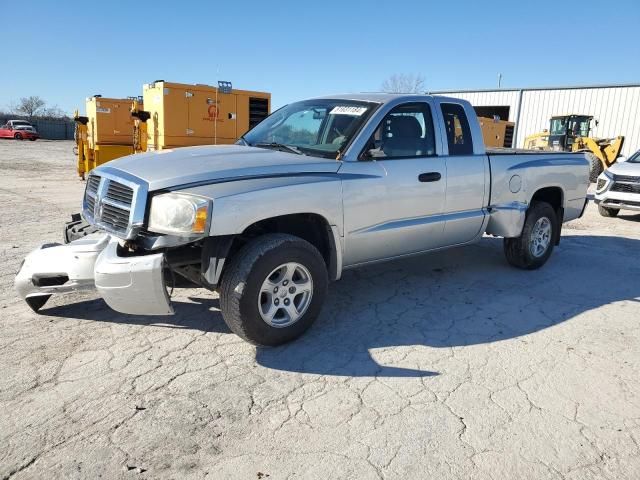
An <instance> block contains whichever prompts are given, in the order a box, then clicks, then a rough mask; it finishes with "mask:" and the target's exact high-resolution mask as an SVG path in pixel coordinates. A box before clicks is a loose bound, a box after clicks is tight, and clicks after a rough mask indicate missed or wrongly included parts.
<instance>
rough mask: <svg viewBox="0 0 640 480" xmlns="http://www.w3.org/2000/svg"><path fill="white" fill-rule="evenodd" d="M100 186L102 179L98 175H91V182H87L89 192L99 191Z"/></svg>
mask: <svg viewBox="0 0 640 480" xmlns="http://www.w3.org/2000/svg"><path fill="white" fill-rule="evenodd" d="M99 186H100V177H99V176H97V175H90V176H89V180H87V190H88V191H90V192H93V193H96V192H97V191H98V187H99Z"/></svg>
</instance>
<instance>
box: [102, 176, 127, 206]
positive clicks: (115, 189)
mask: <svg viewBox="0 0 640 480" xmlns="http://www.w3.org/2000/svg"><path fill="white" fill-rule="evenodd" d="M105 198H108V199H109V200H113V201H115V202H119V203H121V204H123V205H127V206H129V207H131V202H133V188H131V187H127V186H126V185H122V184H121V183H117V182H114V181H110V182H109V186H108V187H107V195H106V197H105Z"/></svg>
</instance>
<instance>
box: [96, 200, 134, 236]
mask: <svg viewBox="0 0 640 480" xmlns="http://www.w3.org/2000/svg"><path fill="white" fill-rule="evenodd" d="M100 220H101V221H102V223H103V224H105V225H108V226H110V227H111V228H113V229H114V230H116V231H122V232H125V231H126V230H127V227H128V226H129V210H125V209H124V208H119V207H116V206H114V205H109V204H108V203H104V204H103V206H102V215H101V216H100Z"/></svg>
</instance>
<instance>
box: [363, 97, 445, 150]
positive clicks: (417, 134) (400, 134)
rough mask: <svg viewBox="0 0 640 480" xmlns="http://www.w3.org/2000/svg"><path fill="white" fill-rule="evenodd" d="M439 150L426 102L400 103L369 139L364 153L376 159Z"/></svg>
mask: <svg viewBox="0 0 640 480" xmlns="http://www.w3.org/2000/svg"><path fill="white" fill-rule="evenodd" d="M435 153H436V148H435V135H434V132H433V118H432V116H431V109H430V108H429V105H428V104H427V103H423V102H418V103H406V104H403V105H398V106H397V107H395V108H394V109H393V110H391V112H389V113H388V114H387V116H386V117H385V118H384V120H383V121H382V123H381V124H380V125H379V126H378V128H377V129H376V131H375V133H374V134H373V136H372V137H371V139H370V140H369V143H368V146H367V149H366V150H365V152H364V156H365V157H367V158H376V159H381V160H385V159H394V158H398V159H401V158H415V157H428V156H433V155H435Z"/></svg>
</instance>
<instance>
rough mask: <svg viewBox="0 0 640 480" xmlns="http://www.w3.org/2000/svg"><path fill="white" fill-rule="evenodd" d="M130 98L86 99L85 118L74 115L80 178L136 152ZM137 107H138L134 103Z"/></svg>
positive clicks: (76, 113)
mask: <svg viewBox="0 0 640 480" xmlns="http://www.w3.org/2000/svg"><path fill="white" fill-rule="evenodd" d="M132 101H133V100H132V99H131V98H103V97H102V96H100V95H95V96H93V97H90V98H87V101H86V109H87V115H86V116H80V115H79V114H78V112H77V111H76V112H75V115H74V120H75V122H76V131H75V141H76V147H75V148H76V155H77V159H78V162H77V170H78V175H79V176H80V178H82V179H84V177H85V174H86V173H87V172H89V171H90V170H91V169H93V168H95V167H97V166H98V165H102V164H103V163H106V162H108V161H110V160H114V159H116V158H119V157H123V156H125V155H131V154H132V153H134V152H135V149H134V145H133V128H134V119H133V118H132V116H131V107H132ZM136 104H137V105H138V107H141V105H139V104H138V103H137V102H136Z"/></svg>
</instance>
